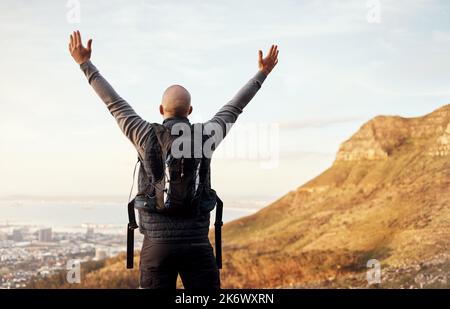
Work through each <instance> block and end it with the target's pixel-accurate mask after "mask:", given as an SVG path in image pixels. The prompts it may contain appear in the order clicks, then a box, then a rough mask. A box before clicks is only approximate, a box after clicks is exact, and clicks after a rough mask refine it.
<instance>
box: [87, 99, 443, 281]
mask: <svg viewBox="0 0 450 309" xmlns="http://www.w3.org/2000/svg"><path fill="white" fill-rule="evenodd" d="M449 158H450V105H445V106H443V107H442V108H440V109H438V110H436V111H434V112H432V113H430V114H428V115H426V116H423V117H418V118H402V117H398V116H395V117H391V116H379V117H376V118H374V119H372V120H370V121H369V122H367V123H366V124H364V125H363V126H362V127H361V128H360V130H359V131H358V132H356V133H355V134H354V135H353V136H352V137H351V138H350V139H348V140H347V141H345V142H344V143H343V144H342V145H341V147H340V149H339V151H338V153H337V155H336V160H335V162H334V163H333V165H332V166H331V167H330V168H329V169H327V170H326V171H324V172H323V173H322V174H320V175H319V176H317V177H316V178H314V179H312V180H311V181H309V182H307V183H306V184H304V185H302V186H301V187H299V188H298V189H296V190H294V191H291V192H289V193H288V194H286V195H285V196H283V197H281V198H280V199H279V200H277V201H275V202H273V203H272V204H271V205H269V206H268V207H266V208H264V209H262V210H260V211H259V212H257V213H255V214H253V215H251V216H248V217H244V218H241V219H238V220H235V221H233V222H230V223H228V224H226V225H225V226H224V229H223V243H224V247H223V251H224V268H223V271H222V286H223V287H224V288H261V287H264V288H269V287H270V288H273V287H279V288H289V287H368V284H367V281H366V272H367V270H368V268H367V262H368V261H369V260H372V259H376V260H378V261H379V262H380V263H381V271H382V272H381V274H382V275H381V280H382V282H381V284H380V285H378V287H449V286H450V284H449V283H448V280H449V279H450V278H449V275H450V250H449V249H450V190H449V188H450V186H449V185H450V160H449ZM297 172H301V171H297ZM225 211H226V210H225ZM210 236H211V239H212V240H213V239H214V235H213V231H212V232H211V235H210ZM124 265H125V264H124V261H123V257H122V258H116V260H114V262H111V263H109V265H108V266H107V267H103V268H101V269H99V270H95V271H92V272H90V273H89V274H87V276H86V280H84V281H85V283H84V285H85V287H119V286H122V287H135V286H134V284H131V285H132V286H130V284H129V282H130V276H134V277H135V278H136V280H137V272H136V271H134V272H133V273H130V272H128V273H127V271H126V270H125V266H124ZM105 278H106V279H105ZM114 282H115V283H114ZM125 284H126V285H125Z"/></svg>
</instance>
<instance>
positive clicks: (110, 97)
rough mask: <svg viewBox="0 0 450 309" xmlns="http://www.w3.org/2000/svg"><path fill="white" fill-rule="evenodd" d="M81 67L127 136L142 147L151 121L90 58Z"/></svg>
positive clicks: (138, 147)
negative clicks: (148, 120)
mask: <svg viewBox="0 0 450 309" xmlns="http://www.w3.org/2000/svg"><path fill="white" fill-rule="evenodd" d="M80 68H81V70H82V71H83V73H84V74H85V76H86V78H87V80H88V82H89V84H90V85H91V86H92V88H94V90H95V92H96V93H97V95H98V96H99V97H100V99H102V101H103V102H104V103H105V104H106V107H107V108H108V110H109V111H110V113H111V114H112V115H113V117H114V118H115V119H116V121H117V123H118V125H119V127H120V129H121V130H122V132H123V133H124V134H125V136H126V137H128V139H129V140H130V141H131V142H132V143H133V145H134V146H135V147H136V149H138V150H140V149H142V148H143V146H144V143H145V138H146V136H147V135H148V132H149V131H150V129H151V125H150V123H148V122H147V121H145V120H144V119H142V118H141V117H140V116H139V115H138V114H137V113H136V112H135V111H134V109H133V108H132V107H131V106H130V104H128V102H127V101H125V100H124V99H122V98H121V97H120V96H119V95H118V94H117V92H116V91H115V90H114V88H113V87H112V86H111V85H110V84H109V83H108V82H107V81H106V79H105V78H104V77H103V76H102V75H101V74H100V72H99V71H98V69H97V68H96V67H95V66H94V65H93V64H92V62H91V61H90V60H89V61H86V62H84V63H82V64H81V65H80Z"/></svg>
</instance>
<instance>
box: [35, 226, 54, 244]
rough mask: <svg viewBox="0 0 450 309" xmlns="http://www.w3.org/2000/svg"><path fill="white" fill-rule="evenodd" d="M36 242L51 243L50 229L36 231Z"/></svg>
mask: <svg viewBox="0 0 450 309" xmlns="http://www.w3.org/2000/svg"><path fill="white" fill-rule="evenodd" d="M38 240H39V241H40V242H51V241H52V229H51V228H44V229H40V230H39V231H38Z"/></svg>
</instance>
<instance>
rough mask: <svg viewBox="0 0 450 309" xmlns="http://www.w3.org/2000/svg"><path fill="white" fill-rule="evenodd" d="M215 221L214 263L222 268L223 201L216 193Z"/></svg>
mask: <svg viewBox="0 0 450 309" xmlns="http://www.w3.org/2000/svg"><path fill="white" fill-rule="evenodd" d="M216 199H217V202H216V221H215V222H214V237H215V243H214V246H215V247H216V263H217V268H218V269H222V225H223V222H222V213H223V202H222V200H221V199H220V197H218V196H217V195H216Z"/></svg>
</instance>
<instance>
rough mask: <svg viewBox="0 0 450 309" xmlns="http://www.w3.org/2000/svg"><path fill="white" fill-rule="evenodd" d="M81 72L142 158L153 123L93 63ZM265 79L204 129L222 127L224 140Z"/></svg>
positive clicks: (256, 79)
mask: <svg viewBox="0 0 450 309" xmlns="http://www.w3.org/2000/svg"><path fill="white" fill-rule="evenodd" d="M80 68H81V70H82V71H83V72H84V74H85V75H86V77H87V79H88V81H89V84H90V85H91V86H92V88H94V90H95V92H96V93H97V94H98V96H99V97H100V98H101V99H102V101H103V102H104V103H105V104H106V107H107V108H108V109H109V111H110V112H111V114H112V115H113V116H114V118H115V119H116V121H117V123H118V124H119V127H120V129H121V130H122V132H123V133H124V134H125V135H126V136H127V137H128V139H129V140H130V141H131V142H132V143H133V145H134V146H135V148H136V150H137V151H138V152H139V154H141V155H142V154H143V153H144V147H145V140H146V137H147V134H148V133H149V131H150V129H151V125H150V123H149V122H147V121H145V120H144V119H142V118H141V117H140V116H139V115H138V114H137V113H136V112H135V111H134V110H133V108H132V107H131V106H130V105H129V104H128V103H127V101H125V100H124V99H122V98H121V97H120V96H119V95H118V94H117V92H116V91H115V90H114V89H113V87H112V86H111V85H110V84H109V83H108V82H107V81H106V79H105V78H103V76H102V75H101V74H100V72H99V71H98V69H97V68H96V67H95V66H94V65H93V64H92V62H91V61H90V60H89V61H87V62H85V63H83V64H81V65H80ZM266 77H267V76H266V74H265V73H263V72H262V71H258V72H257V73H256V75H255V76H254V77H253V78H251V79H250V80H249V81H248V82H247V83H246V84H245V85H244V86H243V87H242V88H241V89H240V90H239V91H238V93H237V94H236V95H235V96H234V97H233V98H232V99H231V100H230V101H229V102H228V103H227V104H225V105H224V106H223V107H222V108H221V109H220V110H219V111H218V112H217V113H216V114H215V115H214V117H213V118H212V119H211V120H209V121H207V122H206V123H205V125H207V124H208V123H212V124H217V125H220V127H221V128H222V130H223V136H225V134H226V132H227V125H228V126H229V125H230V124H233V123H234V122H235V121H236V120H237V118H238V116H239V114H241V113H242V110H243V109H244V107H245V106H246V105H247V104H248V103H249V102H250V100H251V99H252V98H253V97H254V96H255V94H256V93H257V92H258V90H259V89H260V88H261V85H262V83H263V82H264V80H265V79H266Z"/></svg>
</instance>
